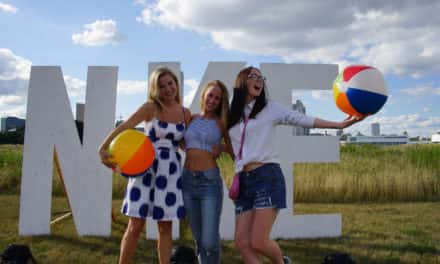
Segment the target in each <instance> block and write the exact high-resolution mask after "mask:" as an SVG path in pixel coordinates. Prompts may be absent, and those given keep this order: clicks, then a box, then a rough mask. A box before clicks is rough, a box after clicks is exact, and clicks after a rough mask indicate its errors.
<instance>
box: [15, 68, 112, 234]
mask: <svg viewBox="0 0 440 264" xmlns="http://www.w3.org/2000/svg"><path fill="white" fill-rule="evenodd" d="M116 82H117V68H116V67H89V70H88V75H87V94H86V106H85V120H84V134H83V145H81V144H80V141H79V137H78V133H77V130H76V127H75V123H74V120H73V115H72V110H71V108H70V103H69V100H68V96H67V92H66V88H65V84H64V80H63V75H62V73H61V68H60V67H35V66H33V67H32V69H31V77H30V81H29V91H28V104H27V116H26V134H25V144H24V152H23V168H22V178H21V197H20V199H21V200H20V219H19V233H20V235H41V234H48V233H49V232H50V226H49V222H50V214H51V212H50V211H51V209H50V205H51V193H52V169H53V157H54V156H53V153H54V149H55V150H56V153H57V155H58V160H59V162H60V166H61V168H60V169H61V171H62V174H63V176H64V177H63V178H64V184H65V187H66V192H67V196H68V199H69V203H70V206H71V209H72V214H73V219H74V222H75V226H76V229H77V231H78V233H79V234H80V235H102V236H108V235H110V230H111V225H110V224H111V200H112V198H111V193H112V180H111V171H109V170H108V169H106V168H105V167H103V166H102V164H100V162H99V158H98V155H97V148H98V146H99V144H100V142H101V141H102V139H103V138H104V136H105V135H106V134H107V133H108V132H109V131H110V130H111V129H112V128H113V124H114V118H115V107H116Z"/></svg>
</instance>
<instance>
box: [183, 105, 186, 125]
mask: <svg viewBox="0 0 440 264" xmlns="http://www.w3.org/2000/svg"><path fill="white" fill-rule="evenodd" d="M182 114H183V123H184V124H185V125H186V120H185V107H183V106H182Z"/></svg>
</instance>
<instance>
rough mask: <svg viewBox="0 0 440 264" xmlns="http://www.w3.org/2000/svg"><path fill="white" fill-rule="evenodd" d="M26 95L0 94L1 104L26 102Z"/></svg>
mask: <svg viewBox="0 0 440 264" xmlns="http://www.w3.org/2000/svg"><path fill="white" fill-rule="evenodd" d="M24 99H25V98H24V97H23V96H19V95H0V106H3V105H20V104H23V103H24Z"/></svg>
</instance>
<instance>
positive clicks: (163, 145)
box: [100, 67, 361, 263]
mask: <svg viewBox="0 0 440 264" xmlns="http://www.w3.org/2000/svg"><path fill="white" fill-rule="evenodd" d="M161 72H162V73H157V74H156V75H155V74H154V73H153V75H152V77H151V78H150V92H149V93H150V95H149V98H150V100H149V102H148V103H146V104H145V105H143V106H141V107H140V108H139V109H138V111H136V112H135V113H134V114H133V115H132V116H131V117H130V118H129V119H128V120H127V121H126V122H124V123H123V124H121V125H120V126H119V127H117V128H116V129H115V130H114V131H112V132H111V133H110V134H109V136H108V137H107V138H106V140H105V141H104V143H103V144H102V146H101V148H100V155H101V158H102V161H103V163H104V164H106V165H108V166H110V167H111V166H113V164H111V163H110V162H109V160H108V154H107V153H106V151H105V150H106V149H107V146H108V144H109V143H110V142H111V140H112V139H113V138H114V137H115V136H116V135H117V134H118V133H120V132H121V131H123V130H124V129H127V128H131V127H134V126H136V125H137V124H138V123H139V122H141V121H147V122H149V121H151V122H150V128H149V129H148V131H149V133H148V134H149V137H150V139H151V140H152V141H153V143H154V145H155V147H156V151H157V152H156V155H157V156H158V157H159V158H158V159H157V160H156V161H155V162H154V165H153V168H152V169H151V170H150V171H149V172H148V173H147V174H146V175H144V176H143V177H139V178H135V179H130V180H129V183H128V186H127V195H126V198H125V199H124V205H123V213H124V214H127V215H128V216H130V220H129V224H128V227H127V230H126V233H125V234H124V237H123V239H122V242H121V256H120V262H121V263H124V261H125V260H128V259H129V257H130V256H131V255H132V254H133V252H134V248H135V246H136V243H137V240H138V236H139V233H140V229H141V228H142V226H143V225H144V223H145V217H147V216H152V217H153V219H157V220H162V221H160V222H158V223H159V246H158V249H159V258H160V261H161V263H167V261H168V260H169V254H170V252H171V222H169V221H163V220H169V219H170V218H172V217H178V218H180V217H183V207H182V203H181V198H180V192H179V191H180V189H181V188H183V200H184V206H185V208H186V210H187V212H188V215H189V219H190V224H191V229H192V232H193V235H194V237H195V240H196V244H197V253H198V256H199V260H200V262H201V263H219V261H220V237H219V230H218V229H219V222H220V214H221V208H222V199H223V188H222V180H221V177H220V174H219V169H218V167H217V164H216V161H215V157H216V149H217V148H216V147H215V146H218V145H219V144H220V142H221V139H222V138H223V139H224V140H225V141H224V142H225V145H226V149H228V150H229V153H230V154H231V155H232V156H233V157H234V162H235V163H234V170H235V172H236V173H239V174H240V194H239V197H238V198H237V199H236V200H235V201H234V203H235V214H236V227H235V243H236V245H237V247H238V249H239V251H240V254H241V256H242V258H243V261H244V262H245V263H261V256H265V257H267V258H269V259H270V260H271V262H272V263H290V259H289V258H288V257H285V256H283V254H282V253H281V250H280V248H279V246H278V244H277V243H276V242H275V241H273V240H270V239H269V235H270V232H271V229H272V226H273V224H274V222H275V219H276V217H277V213H278V210H280V209H283V208H285V207H286V197H285V188H286V187H285V182H284V176H283V174H282V171H281V169H280V166H279V164H278V161H277V157H276V153H275V151H274V149H273V146H274V144H273V141H274V138H273V132H274V127H275V126H276V125H279V124H289V125H297V126H304V127H314V128H345V127H347V126H350V125H352V124H354V123H356V122H358V121H360V120H361V119H357V118H351V117H350V118H348V119H346V120H344V121H343V122H331V121H326V120H323V119H319V118H313V117H309V116H306V115H303V114H301V113H298V112H295V111H292V110H290V109H288V108H287V107H285V106H283V105H281V104H279V103H277V102H274V101H271V100H268V99H267V98H266V94H265V89H266V85H265V77H264V76H262V74H261V72H260V70H258V69H257V68H254V67H248V68H245V69H243V70H242V71H240V73H239V74H238V76H237V78H236V82H235V87H234V95H233V99H232V103H231V111H230V113H229V118H228V120H227V118H226V117H227V113H228V93H227V90H226V88H225V87H224V85H223V84H222V83H221V82H220V81H213V82H211V83H209V84H208V85H207V86H206V87H205V89H204V91H203V93H202V112H201V114H200V115H195V116H193V118H192V122H191V124H190V125H189V127H188V123H189V121H190V117H189V116H190V114H189V111H188V110H186V109H184V108H183V107H182V106H181V104H180V99H179V98H178V97H179V95H178V89H177V88H178V84H177V78H175V76H174V75H173V74H172V73H171V72H170V71H166V70H164V69H162V70H161ZM155 76H156V77H155ZM155 82H157V83H156V86H157V87H156V89H154V86H155ZM176 90H177V91H176ZM186 127H188V129H187V131H186V133H185V135H184V131H185V128H186ZM183 137H184V138H185V145H186V151H187V158H186V162H185V166H184V170H183V176H182V179H183V180H180V157H179V155H178V153H177V152H176V149H175V148H176V147H177V146H178V144H179V141H180V140H181V139H182V138H183ZM229 137H230V139H231V140H230V141H229ZM171 175H175V177H170V176H171ZM173 179H174V180H173ZM170 186H174V189H173V188H172V189H171V190H172V191H171V192H170V190H169V189H168V188H170ZM138 189H139V190H138ZM145 196H148V198H146V197H145ZM141 198H142V200H141ZM169 205H171V207H172V209H171V210H164V208H167V207H166V206H169ZM167 258H168V259H167ZM123 260H124V261H123Z"/></svg>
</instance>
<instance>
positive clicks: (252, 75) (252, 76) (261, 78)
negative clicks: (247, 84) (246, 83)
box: [248, 73, 266, 82]
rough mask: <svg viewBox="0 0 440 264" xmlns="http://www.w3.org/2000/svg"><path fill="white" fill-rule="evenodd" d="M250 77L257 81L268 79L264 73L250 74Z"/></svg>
mask: <svg viewBox="0 0 440 264" xmlns="http://www.w3.org/2000/svg"><path fill="white" fill-rule="evenodd" d="M248 79H251V80H255V81H263V82H264V81H266V77H264V76H262V75H261V76H260V75H257V74H255V73H251V74H249V75H248Z"/></svg>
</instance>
